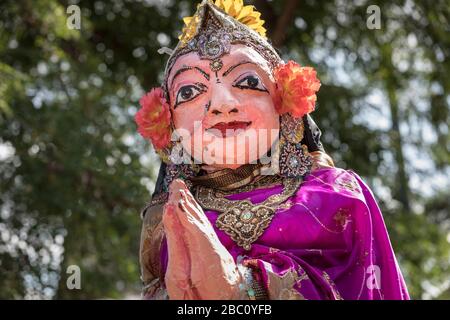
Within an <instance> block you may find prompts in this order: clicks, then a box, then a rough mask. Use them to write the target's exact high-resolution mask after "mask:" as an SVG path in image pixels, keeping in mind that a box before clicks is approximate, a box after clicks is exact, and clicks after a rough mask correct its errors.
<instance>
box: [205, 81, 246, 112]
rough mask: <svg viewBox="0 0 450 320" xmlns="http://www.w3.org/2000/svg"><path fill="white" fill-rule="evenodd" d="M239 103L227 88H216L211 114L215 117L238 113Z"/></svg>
mask: <svg viewBox="0 0 450 320" xmlns="http://www.w3.org/2000/svg"><path fill="white" fill-rule="evenodd" d="M238 105H239V103H238V101H237V100H236V99H235V98H234V97H233V95H232V94H231V92H229V91H228V90H227V89H225V88H215V90H214V92H213V96H212V97H211V107H210V112H211V113H212V114H214V115H220V114H223V115H228V114H232V113H238V112H239V109H238V107H237V106H238Z"/></svg>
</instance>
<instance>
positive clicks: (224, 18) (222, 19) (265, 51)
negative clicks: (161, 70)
mask: <svg viewBox="0 0 450 320" xmlns="http://www.w3.org/2000/svg"><path fill="white" fill-rule="evenodd" d="M226 3H228V2H226ZM226 3H225V2H223V1H220V0H216V1H215V2H213V1H211V0H203V1H202V3H200V4H199V5H198V7H197V11H196V13H195V14H194V15H193V16H192V17H187V18H184V19H183V20H184V22H185V27H184V28H183V31H182V34H181V36H180V41H179V43H178V45H177V46H176V47H175V49H174V50H170V49H168V50H166V51H165V52H167V53H170V58H169V60H168V61H167V65H166V69H165V81H164V85H163V89H164V91H165V92H166V94H167V85H168V80H169V76H170V74H171V72H172V70H173V67H174V65H175V64H178V63H177V62H178V60H179V59H181V58H182V57H183V56H185V55H187V54H189V53H191V52H195V53H196V54H197V55H198V57H199V58H200V60H208V61H209V62H210V63H214V65H215V66H220V64H221V63H223V61H221V60H222V59H227V56H230V55H229V54H230V53H232V54H231V56H234V54H233V52H232V48H233V45H238V44H239V45H242V46H247V47H249V48H252V49H253V50H254V51H256V52H257V53H258V54H259V55H260V56H261V57H262V59H263V60H265V61H266V62H267V63H268V65H269V66H270V67H269V68H270V69H273V68H275V67H277V66H278V65H279V64H280V63H281V62H282V60H281V58H280V57H279V55H278V53H277V52H276V50H275V49H274V48H273V47H272V45H271V44H269V42H268V41H267V39H266V37H265V29H264V28H263V27H262V25H263V23H264V21H263V20H261V19H260V13H259V12H257V11H255V10H254V7H253V6H244V5H243V4H242V1H236V2H235V4H234V5H233V6H232V7H233V8H231V7H230V6H228V5H225V4H226ZM166 49H167V48H166ZM233 51H234V50H233ZM254 57H256V54H254Z"/></svg>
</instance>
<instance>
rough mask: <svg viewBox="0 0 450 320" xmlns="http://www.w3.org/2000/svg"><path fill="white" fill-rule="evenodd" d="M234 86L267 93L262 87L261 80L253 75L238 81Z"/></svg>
mask: <svg viewBox="0 0 450 320" xmlns="http://www.w3.org/2000/svg"><path fill="white" fill-rule="evenodd" d="M234 86H235V87H237V88H240V89H253V90H259V91H265V92H267V89H266V88H265V87H264V86H263V84H262V83H261V80H260V79H259V78H258V77H257V76H254V75H250V76H246V77H244V78H243V79H241V80H239V81H238V82H237V83H236V84H235V85H234Z"/></svg>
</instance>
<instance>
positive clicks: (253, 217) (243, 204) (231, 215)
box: [195, 177, 303, 250]
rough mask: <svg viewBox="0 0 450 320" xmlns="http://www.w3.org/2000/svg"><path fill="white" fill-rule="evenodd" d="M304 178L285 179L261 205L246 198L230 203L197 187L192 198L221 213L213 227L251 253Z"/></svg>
mask: <svg viewBox="0 0 450 320" xmlns="http://www.w3.org/2000/svg"><path fill="white" fill-rule="evenodd" d="M302 181H303V178H301V177H299V178H297V177H296V178H284V179H283V191H282V192H281V193H280V194H274V195H271V196H270V197H268V198H267V199H266V200H264V201H263V202H261V203H258V204H254V203H253V202H251V201H250V200H249V199H243V200H229V199H226V198H225V197H224V196H223V194H221V193H220V192H219V193H218V192H216V191H215V190H214V189H212V188H207V187H204V186H197V188H196V192H195V197H196V199H197V201H198V203H199V204H200V205H201V206H202V207H203V208H204V209H208V210H214V211H218V212H221V214H219V216H218V217H217V220H216V226H217V228H219V229H220V230H222V231H224V232H225V233H226V234H227V235H229V236H230V237H231V239H233V240H234V241H235V242H236V243H237V245H238V246H241V247H242V248H244V249H245V250H250V248H251V245H252V243H253V242H255V241H256V240H257V239H258V238H259V237H260V236H261V235H262V234H263V233H264V231H265V230H266V229H267V227H268V226H269V224H270V222H271V221H272V218H273V217H274V215H275V213H276V211H277V209H278V208H279V207H280V206H281V205H282V203H283V202H285V201H286V200H287V199H288V198H290V197H291V196H292V195H293V194H294V193H295V192H296V191H297V190H298V188H299V186H300V184H301V183H302Z"/></svg>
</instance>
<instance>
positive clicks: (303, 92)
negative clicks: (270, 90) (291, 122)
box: [274, 61, 320, 118]
mask: <svg viewBox="0 0 450 320" xmlns="http://www.w3.org/2000/svg"><path fill="white" fill-rule="evenodd" d="M274 75H275V79H276V81H277V96H276V99H275V108H276V110H277V112H278V113H279V114H284V113H290V114H291V115H292V116H293V117H294V118H300V117H303V116H304V115H305V114H308V113H310V112H312V111H314V108H315V104H316V100H317V96H316V92H317V91H319V88H320V81H319V80H318V79H317V77H316V70H314V68H311V67H301V66H300V65H299V64H298V63H296V62H294V61H289V62H288V63H286V64H283V65H281V66H279V67H278V68H276V69H275V71H274Z"/></svg>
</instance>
